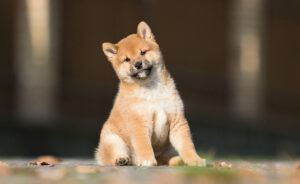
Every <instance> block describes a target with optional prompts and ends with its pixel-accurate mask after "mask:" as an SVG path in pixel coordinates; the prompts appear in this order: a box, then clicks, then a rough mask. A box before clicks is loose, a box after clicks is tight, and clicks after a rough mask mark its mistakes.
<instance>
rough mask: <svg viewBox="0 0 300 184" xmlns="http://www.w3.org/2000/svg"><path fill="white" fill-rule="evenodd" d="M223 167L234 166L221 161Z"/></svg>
mask: <svg viewBox="0 0 300 184" xmlns="http://www.w3.org/2000/svg"><path fill="white" fill-rule="evenodd" d="M221 166H222V167H227V168H232V164H228V163H226V162H221Z"/></svg>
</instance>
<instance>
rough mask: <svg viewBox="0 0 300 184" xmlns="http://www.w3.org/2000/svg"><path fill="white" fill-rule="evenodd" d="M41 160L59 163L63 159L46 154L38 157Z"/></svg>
mask: <svg viewBox="0 0 300 184" xmlns="http://www.w3.org/2000/svg"><path fill="white" fill-rule="evenodd" d="M37 160H38V161H39V162H47V163H59V162H61V159H59V158H56V157H54V156H50V155H44V156H40V157H38V158H37Z"/></svg>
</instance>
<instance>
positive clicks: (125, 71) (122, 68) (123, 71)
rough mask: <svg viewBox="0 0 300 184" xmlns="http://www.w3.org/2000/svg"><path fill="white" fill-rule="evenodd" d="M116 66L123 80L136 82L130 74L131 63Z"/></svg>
mask: <svg viewBox="0 0 300 184" xmlns="http://www.w3.org/2000/svg"><path fill="white" fill-rule="evenodd" d="M116 67H117V68H115V71H116V73H117V75H118V77H119V79H120V80H121V81H124V82H128V83H133V82H134V81H133V79H132V77H131V75H130V65H129V64H126V63H123V64H120V65H118V66H116Z"/></svg>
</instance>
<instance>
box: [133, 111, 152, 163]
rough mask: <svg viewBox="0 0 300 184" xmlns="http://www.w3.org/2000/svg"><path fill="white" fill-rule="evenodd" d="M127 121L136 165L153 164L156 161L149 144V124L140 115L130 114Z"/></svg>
mask: <svg viewBox="0 0 300 184" xmlns="http://www.w3.org/2000/svg"><path fill="white" fill-rule="evenodd" d="M130 119H131V121H130V122H128V123H129V125H128V130H129V134H130V140H131V145H132V147H133V150H134V153H135V155H136V165H137V166H154V165H157V161H156V159H155V156H154V152H153V148H152V144H151V133H152V132H151V131H150V130H151V128H150V127H149V126H151V124H150V123H147V121H145V120H144V119H143V118H142V117H141V116H139V115H132V116H131V118H130Z"/></svg>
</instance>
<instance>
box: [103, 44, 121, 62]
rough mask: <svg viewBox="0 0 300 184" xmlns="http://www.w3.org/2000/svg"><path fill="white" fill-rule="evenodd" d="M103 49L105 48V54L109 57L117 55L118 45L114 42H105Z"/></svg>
mask: <svg viewBox="0 0 300 184" xmlns="http://www.w3.org/2000/svg"><path fill="white" fill-rule="evenodd" d="M102 49H103V52H104V54H105V55H106V56H107V57H108V58H113V57H115V56H116V55H117V47H116V46H115V45H114V44H112V43H108V42H105V43H103V44H102Z"/></svg>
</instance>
